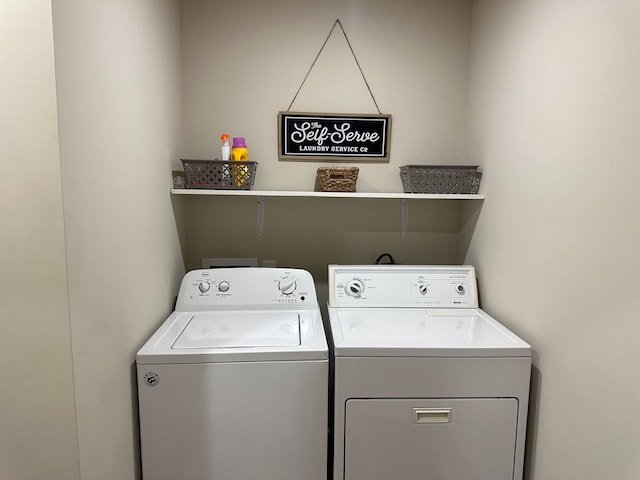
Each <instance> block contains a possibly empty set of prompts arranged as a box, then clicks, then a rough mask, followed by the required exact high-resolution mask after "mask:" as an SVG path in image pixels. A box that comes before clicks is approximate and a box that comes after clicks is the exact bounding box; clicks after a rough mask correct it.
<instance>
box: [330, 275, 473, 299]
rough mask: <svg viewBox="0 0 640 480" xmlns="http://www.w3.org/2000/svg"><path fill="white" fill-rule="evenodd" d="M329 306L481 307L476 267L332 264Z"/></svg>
mask: <svg viewBox="0 0 640 480" xmlns="http://www.w3.org/2000/svg"><path fill="white" fill-rule="evenodd" d="M329 306H330V307H361V308H367V307H419V306H425V307H431V308H478V292H477V287H476V277H475V269H474V268H473V267H472V266H467V265H462V266H440V265H434V266H429V265H424V266H422V265H329Z"/></svg>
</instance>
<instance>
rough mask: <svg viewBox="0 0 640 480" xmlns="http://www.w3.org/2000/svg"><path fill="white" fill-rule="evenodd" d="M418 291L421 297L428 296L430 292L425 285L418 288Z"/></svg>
mask: <svg viewBox="0 0 640 480" xmlns="http://www.w3.org/2000/svg"><path fill="white" fill-rule="evenodd" d="M418 291H419V292H420V295H426V294H427V292H429V287H427V286H426V285H425V284H421V285H420V286H419V287H418Z"/></svg>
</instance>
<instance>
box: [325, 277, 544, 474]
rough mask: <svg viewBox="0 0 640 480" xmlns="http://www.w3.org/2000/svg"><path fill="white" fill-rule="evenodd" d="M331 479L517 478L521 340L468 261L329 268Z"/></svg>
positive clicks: (527, 359) (523, 370) (526, 372)
mask: <svg viewBox="0 0 640 480" xmlns="http://www.w3.org/2000/svg"><path fill="white" fill-rule="evenodd" d="M328 313H329V320H330V324H331V336H332V337H333V354H334V355H335V387H334V388H335V390H334V393H333V397H334V421H333V443H334V446H333V479H334V480H389V479H394V480H415V479H418V478H423V479H433V480H520V479H521V478H522V470H523V460H524V448H525V430H526V422H527V409H528V396H529V380H530V371H531V348H530V346H529V345H527V344H526V343H525V342H524V341H522V340H521V339H520V338H518V337H517V336H516V335H514V334H513V333H511V332H510V331H509V330H507V329H506V328H505V327H504V326H502V325H501V324H500V323H498V322H497V321H496V320H495V319H493V318H492V317H491V316H489V315H488V314H487V313H486V312H484V311H482V310H481V309H479V308H478V294H477V287H476V278H475V271H474V269H473V267H470V266H403V265H371V266H346V265H345V266H338V265H330V266H329V308H328Z"/></svg>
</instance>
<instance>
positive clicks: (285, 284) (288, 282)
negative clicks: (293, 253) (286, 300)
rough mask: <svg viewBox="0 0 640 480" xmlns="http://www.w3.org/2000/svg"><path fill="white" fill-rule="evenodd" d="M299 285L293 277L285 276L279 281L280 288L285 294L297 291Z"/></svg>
mask: <svg viewBox="0 0 640 480" xmlns="http://www.w3.org/2000/svg"><path fill="white" fill-rule="evenodd" d="M297 287H298V285H296V281H295V280H293V279H292V278H285V279H284V280H280V281H279V282H278V289H279V290H280V292H282V293H283V294H284V295H291V294H292V293H293V292H295V291H296V288H297Z"/></svg>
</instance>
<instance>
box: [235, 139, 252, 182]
mask: <svg viewBox="0 0 640 480" xmlns="http://www.w3.org/2000/svg"><path fill="white" fill-rule="evenodd" d="M231 159H232V160H234V161H237V162H246V161H247V160H249V150H247V144H246V143H245V140H244V137H233V145H232V146H231ZM231 173H232V176H233V183H235V184H236V185H237V186H241V185H244V184H245V183H247V181H248V180H249V178H248V177H249V169H248V168H247V167H246V166H244V167H241V166H233V167H232V169H231Z"/></svg>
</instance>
